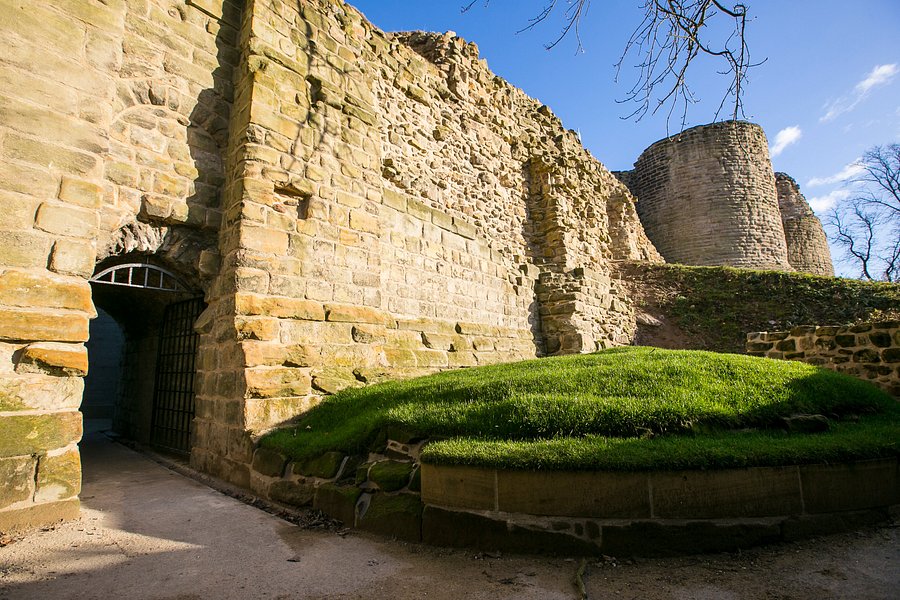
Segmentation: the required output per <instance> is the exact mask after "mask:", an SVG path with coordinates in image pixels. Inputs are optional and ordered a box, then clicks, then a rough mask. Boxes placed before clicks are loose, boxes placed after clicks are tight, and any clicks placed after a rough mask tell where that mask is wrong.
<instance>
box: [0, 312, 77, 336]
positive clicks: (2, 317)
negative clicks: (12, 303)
mask: <svg viewBox="0 0 900 600" xmlns="http://www.w3.org/2000/svg"><path fill="white" fill-rule="evenodd" d="M88 318H89V316H88V314H85V313H63V312H58V311H53V312H50V311H46V312H37V311H32V310H25V309H18V310H16V309H0V340H47V341H58V342H85V341H87V339H88Z"/></svg>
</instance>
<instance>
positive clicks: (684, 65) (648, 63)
mask: <svg viewBox="0 0 900 600" xmlns="http://www.w3.org/2000/svg"><path fill="white" fill-rule="evenodd" d="M481 2H482V3H483V4H484V5H485V6H488V5H489V4H490V3H491V0H481ZM544 2H545V4H544V7H543V9H541V11H540V12H538V13H537V14H536V15H535V16H534V17H533V18H532V19H530V20H529V22H528V24H527V25H526V26H525V27H524V28H523V29H522V30H521V31H525V30H528V29H533V28H535V27H537V26H538V25H540V24H541V23H543V22H545V21H546V20H547V19H549V18H550V17H551V15H553V14H556V13H558V12H559V11H558V10H557V9H560V8H561V6H564V8H561V10H562V12H563V16H564V25H563V28H562V31H560V33H559V35H558V36H557V37H556V38H555V39H554V40H553V41H552V42H550V43H548V44H546V47H547V49H552V48H554V47H556V46H557V45H558V44H559V43H560V42H561V41H562V40H563V39H564V38H566V37H567V36H568V35H570V34H573V35H574V36H575V38H576V40H577V43H578V49H579V50H581V49H582V48H583V40H582V37H581V23H582V21H583V19H584V18H585V17H586V15H587V13H588V10H589V8H590V6H591V0H566V1H565V2H560V1H559V0H544ZM478 3H479V0H471V1H470V2H468V3H467V4H466V5H464V6H463V7H462V9H463V11H468V10H470V9H471V8H472V7H473V6H475V5H476V4H478ZM643 11H644V18H643V20H642V21H641V23H640V25H638V26H637V27H636V28H635V30H634V32H633V33H632V34H631V37H630V38H629V39H628V41H627V42H626V44H625V49H624V51H623V52H622V55H621V57H620V58H619V61H618V62H617V63H616V65H615V67H616V79H617V80H618V77H619V75H620V74H621V73H622V69H623V66H624V65H625V63H626V61H627V60H628V59H629V58H630V57H632V56H634V59H635V64H634V67H635V68H636V69H637V71H638V76H637V78H636V81H635V83H634V85H633V86H632V87H631V89H630V90H629V91H628V93H627V94H626V96H625V98H624V99H623V100H622V101H621V102H629V103H630V102H635V103H637V108H635V109H634V111H633V112H631V113H630V114H629V115H627V116H626V117H624V118H634V119H635V120H640V119H641V118H642V117H644V116H645V115H646V114H647V113H648V112H650V113H651V114H655V113H656V112H657V111H659V110H660V109H661V108H663V107H664V106H668V107H669V109H668V111H669V117H671V116H672V114H673V113H674V112H675V110H676V109H677V108H679V107H681V125H682V126H684V124H685V122H686V120H687V111H688V108H689V106H690V105H691V104H694V103H696V102H697V98H696V97H695V96H694V93H693V91H692V90H691V88H690V86H689V85H688V78H687V73H688V69H689V67H690V66H691V65H692V64H693V63H694V62H695V60H696V59H697V58H698V57H699V56H703V55H705V56H709V57H712V58H714V59H716V60H719V61H721V63H722V64H723V70H721V71H719V72H720V74H722V75H728V76H729V78H730V84H729V87H728V89H727V90H726V92H725V94H724V95H723V97H722V101H721V103H720V104H719V109H718V110H717V111H716V117H715V118H716V120H718V118H719V115H720V113H721V111H722V109H723V108H724V107H725V105H726V104H729V105H730V110H729V112H730V117H731V118H732V119H737V118H738V117H742V116H743V115H744V105H743V92H744V86H745V84H746V83H747V75H748V72H749V71H750V69H751V68H753V67H755V66H758V65H759V64H761V62H760V63H754V62H752V61H751V59H750V49H749V47H748V46H747V38H746V28H747V23H748V20H749V18H748V9H747V5H746V4H743V3H737V4H731V3H730V2H728V3H724V2H720V1H718V0H643ZM729 100H730V102H729Z"/></svg>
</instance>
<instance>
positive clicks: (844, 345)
mask: <svg viewBox="0 0 900 600" xmlns="http://www.w3.org/2000/svg"><path fill="white" fill-rule="evenodd" d="M747 354H750V355H751V356H765V357H768V358H780V359H785V360H800V361H803V362H807V363H810V364H813V365H817V366H820V367H826V368H828V369H832V370H834V371H838V372H839V373H844V374H846V375H852V376H853V377H857V378H859V379H865V380H867V381H871V382H872V383H874V384H875V385H877V386H879V387H881V388H883V389H884V390H885V391H887V392H888V393H890V394H893V395H894V396H895V397H898V398H900V322H898V321H875V322H870V323H860V324H858V325H845V326H840V327H838V326H825V327H821V326H820V327H816V326H803V327H794V328H793V329H791V330H790V331H769V332H758V333H750V334H747Z"/></svg>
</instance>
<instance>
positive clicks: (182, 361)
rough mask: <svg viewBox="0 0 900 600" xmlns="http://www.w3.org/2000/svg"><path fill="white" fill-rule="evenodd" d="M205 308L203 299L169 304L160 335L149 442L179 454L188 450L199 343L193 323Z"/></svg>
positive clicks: (188, 451)
mask: <svg viewBox="0 0 900 600" xmlns="http://www.w3.org/2000/svg"><path fill="white" fill-rule="evenodd" d="M205 306H206V305H205V304H204V302H203V298H202V297H200V298H192V299H191V300H185V301H182V302H175V303H173V304H170V305H169V306H167V307H166V310H165V313H164V315H163V321H162V327H161V328H160V332H159V354H158V355H157V359H156V383H155V387H154V389H153V419H152V421H151V426H150V441H151V443H152V444H153V445H155V446H159V447H160V448H165V449H166V450H171V451H175V452H178V453H182V454H188V453H190V451H191V428H192V425H193V421H194V373H195V363H196V360H197V343H198V340H199V336H198V335H197V334H196V333H195V332H194V322H195V321H196V320H197V317H199V316H200V313H201V312H202V311H203V309H204V308H205Z"/></svg>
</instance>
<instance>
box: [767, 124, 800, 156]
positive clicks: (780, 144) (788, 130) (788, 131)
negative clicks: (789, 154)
mask: <svg viewBox="0 0 900 600" xmlns="http://www.w3.org/2000/svg"><path fill="white" fill-rule="evenodd" d="M801 137H803V132H802V131H801V130H800V128H799V127H797V126H796V125H793V126H791V127H785V128H784V129H782V130H781V131H779V132H778V133H777V134H775V143H774V144H772V147H771V148H769V153H770V154H771V155H772V158H774V157H776V156H778V155H779V154H781V153H782V152H784V149H785V148H787V147H788V146H790V145H791V144H794V143H796V142H797V140H799V139H800V138H801Z"/></svg>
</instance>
